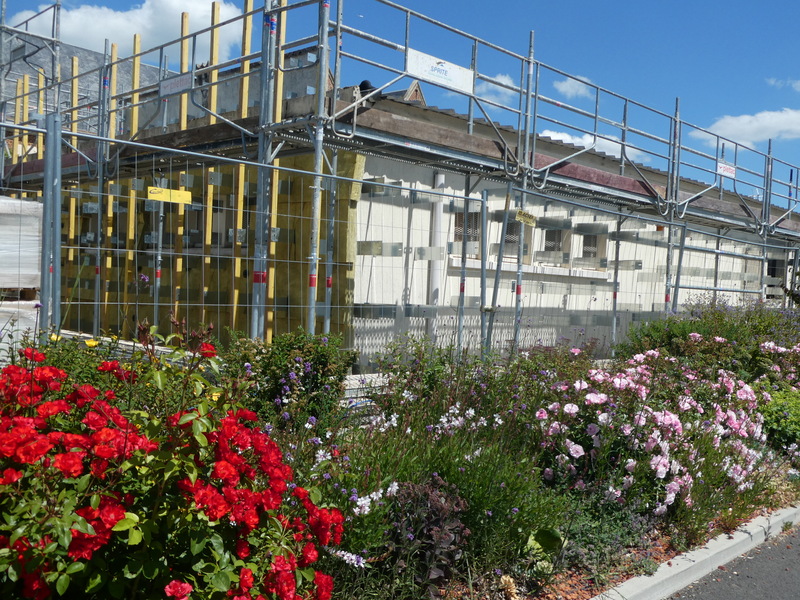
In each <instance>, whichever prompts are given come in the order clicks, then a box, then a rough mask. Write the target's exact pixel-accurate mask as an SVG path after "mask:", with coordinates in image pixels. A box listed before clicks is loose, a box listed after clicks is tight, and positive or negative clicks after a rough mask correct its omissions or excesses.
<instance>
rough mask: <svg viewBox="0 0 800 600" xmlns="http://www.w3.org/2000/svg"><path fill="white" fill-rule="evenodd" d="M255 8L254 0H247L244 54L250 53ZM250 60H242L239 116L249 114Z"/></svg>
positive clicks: (244, 25)
mask: <svg viewBox="0 0 800 600" xmlns="http://www.w3.org/2000/svg"><path fill="white" fill-rule="evenodd" d="M252 10H253V0H245V2H244V13H245V14H246V15H248V16H246V17H245V18H244V20H243V22H242V56H247V55H248V54H250V50H251V48H252V37H253V17H252V16H251V15H249V14H248V13H250V12H251V11H252ZM249 73H250V61H249V60H243V61H242V78H241V79H240V80H239V81H240V82H241V83H240V84H239V117H241V118H244V117H246V116H247V104H248V100H249V97H250V77H249Z"/></svg>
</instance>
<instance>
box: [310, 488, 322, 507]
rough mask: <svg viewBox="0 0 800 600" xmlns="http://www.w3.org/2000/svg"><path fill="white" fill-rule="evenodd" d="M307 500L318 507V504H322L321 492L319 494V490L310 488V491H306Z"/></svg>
mask: <svg viewBox="0 0 800 600" xmlns="http://www.w3.org/2000/svg"><path fill="white" fill-rule="evenodd" d="M308 498H309V500H311V502H313V503H314V504H316V505H319V503H320V502H322V492H320V491H319V489H317V488H315V487H312V488H311V489H310V490H308Z"/></svg>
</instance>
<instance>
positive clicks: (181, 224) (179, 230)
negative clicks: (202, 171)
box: [172, 171, 189, 319]
mask: <svg viewBox="0 0 800 600" xmlns="http://www.w3.org/2000/svg"><path fill="white" fill-rule="evenodd" d="M186 176H188V172H187V171H180V172H178V183H179V185H178V190H180V191H184V190H186V186H184V185H180V180H181V179H182V178H183V177H186ZM185 233H186V205H185V204H183V203H182V202H181V203H180V204H178V216H177V223H176V231H175V246H174V247H175V271H174V272H173V275H172V286H173V288H174V289H175V297H174V300H173V305H172V311H173V313H174V315H175V318H176V319H177V318H179V310H178V309H179V308H180V305H181V296H183V297H184V298H185V299H186V300H184V302H186V301H188V299H189V295H188V292H189V289H188V282H186V278H185V277H184V273H183V271H184V268H185V267H186V264H185V261H184V259H183V253H184V252H185V250H184V245H183V236H184V234H185ZM184 283H187V285H186V286H184ZM181 290H183V294H182V293H181ZM186 312H187V313H188V311H186Z"/></svg>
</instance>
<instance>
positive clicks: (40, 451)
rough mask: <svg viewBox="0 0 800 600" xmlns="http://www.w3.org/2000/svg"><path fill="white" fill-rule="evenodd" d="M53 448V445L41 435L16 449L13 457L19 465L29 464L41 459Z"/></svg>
mask: <svg viewBox="0 0 800 600" xmlns="http://www.w3.org/2000/svg"><path fill="white" fill-rule="evenodd" d="M52 447H53V443H52V442H51V441H50V440H49V439H47V436H45V435H41V436H39V437H37V438H36V439H34V440H32V441H30V442H28V443H27V444H24V445H22V446H19V447H17V451H16V452H15V455H16V457H17V460H18V461H19V462H21V463H25V464H31V463H35V462H36V461H37V460H39V459H40V458H42V457H43V456H44V455H45V454H47V453H48V452H49V451H50V449H51V448H52Z"/></svg>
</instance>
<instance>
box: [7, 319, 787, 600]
mask: <svg viewBox="0 0 800 600" xmlns="http://www.w3.org/2000/svg"><path fill="white" fill-rule="evenodd" d="M714 315H715V319H719V318H720V317H719V314H717V313H714ZM731 318H736V315H735V314H733V313H732V316H731ZM176 325H177V326H178V333H177V335H175V336H170V337H168V338H159V337H158V336H157V335H156V333H155V332H153V331H149V330H147V329H146V328H143V329H142V331H141V336H140V338H141V339H140V341H141V342H143V344H144V345H143V347H144V349H145V350H144V352H143V353H140V354H134V355H133V357H131V359H130V360H129V361H128V362H120V360H119V359H116V358H115V357H114V349H113V347H109V346H108V345H107V344H94V343H91V344H87V343H86V342H82V341H76V342H63V341H62V342H60V343H53V344H50V345H48V346H45V347H42V348H36V347H33V346H31V347H27V348H24V349H23V350H22V352H21V353H20V355H19V356H17V357H15V360H14V363H13V364H12V365H10V366H8V367H6V368H5V369H4V370H3V371H2V375H0V398H2V409H0V410H2V412H0V419H1V420H0V477H1V478H0V512H2V520H0V585H2V586H3V587H2V590H3V591H4V592H5V593H6V594H7V595H10V596H11V597H32V598H46V597H48V596H53V597H58V596H70V595H77V594H81V595H84V596H87V597H89V598H92V597H97V598H101V597H102V598H108V597H111V598H181V599H182V598H194V599H202V600H205V599H207V598H208V599H212V598H236V599H244V598H253V599H256V598H259V597H263V598H265V599H268V600H271V599H273V598H280V599H281V600H297V598H303V599H305V598H315V599H319V600H324V599H326V598H352V597H393V598H413V599H415V600H418V599H419V598H422V597H431V598H436V597H441V596H450V597H455V596H458V595H459V594H463V593H471V594H482V595H483V596H486V597H488V596H491V595H493V594H496V595H498V596H499V595H503V596H504V597H509V594H512V592H513V594H517V595H518V596H522V595H526V596H527V597H531V598H533V597H540V598H544V597H547V596H546V594H548V591H547V590H548V589H549V588H548V586H551V585H553V584H555V585H557V586H559V585H560V586H562V589H563V586H564V585H566V584H565V583H564V582H565V581H569V582H572V583H574V582H576V581H579V582H582V583H581V585H582V586H583V587H585V588H586V590H585V591H586V593H589V591H596V589H590V588H589V585H590V584H591V585H592V586H596V588H599V587H602V586H603V585H606V584H609V583H610V582H613V581H615V580H616V579H615V578H617V577H620V576H624V575H626V574H636V573H639V572H648V570H651V569H652V568H653V567H654V565H655V564H657V561H658V559H659V557H662V556H670V555H671V553H674V552H677V551H680V550H683V549H685V548H688V547H690V546H692V545H694V544H696V543H699V542H702V541H704V540H705V539H707V538H708V537H709V536H710V535H712V534H713V533H714V532H717V531H726V530H730V529H732V528H734V527H736V526H737V525H738V524H739V523H740V522H741V521H742V520H743V519H745V518H747V517H748V516H750V515H751V514H752V513H753V512H754V511H756V510H759V509H761V508H763V507H765V506H770V505H775V504H778V503H780V502H781V501H785V500H786V499H787V498H788V499H792V498H796V497H797V485H796V482H795V481H793V480H792V477H793V476H792V473H794V471H793V470H792V469H791V467H792V466H793V464H794V462H796V460H797V448H796V446H792V445H791V444H790V445H788V446H787V445H786V442H787V441H788V440H791V439H792V437H793V436H795V432H796V427H797V426H796V423H798V422H800V408H799V407H800V401H798V400H797V398H798V397H800V393H798V390H797V387H796V385H797V381H798V379H797V377H798V364H800V346H781V345H779V344H777V343H773V342H771V341H769V340H765V339H758V336H754V337H753V339H752V340H751V341H750V342H749V343H748V345H747V346H746V347H745V342H739V341H736V340H733V341H729V340H727V339H725V338H723V337H721V336H718V335H713V332H712V334H709V333H708V331H709V328H708V327H706V328H705V329H703V331H704V333H703V334H701V333H698V332H697V331H692V330H691V329H687V331H688V333H686V335H685V336H684V337H683V338H681V339H680V340H677V339H675V338H670V341H669V344H668V346H669V348H667V345H658V346H656V347H653V348H647V349H644V348H642V349H632V352H631V354H630V355H629V356H627V357H625V358H622V359H620V360H617V361H614V362H611V363H607V364H604V366H603V368H598V367H597V366H596V365H595V364H594V363H593V361H592V359H591V348H590V347H587V348H569V347H564V348H532V349H529V351H527V352H525V353H521V354H520V355H519V356H516V357H513V358H511V359H502V360H500V359H489V360H486V361H481V360H478V359H473V358H469V357H464V356H456V355H454V354H452V353H451V351H450V350H448V349H443V348H434V347H431V346H430V345H428V344H426V343H424V342H422V341H418V340H405V341H403V342H401V343H399V344H397V345H396V346H394V347H392V348H389V349H387V351H386V353H385V355H384V357H383V358H382V360H381V363H380V373H381V377H380V379H379V380H378V381H379V382H380V384H379V386H376V387H374V388H373V389H372V390H370V391H369V396H370V399H371V402H372V403H373V407H374V408H373V410H371V411H366V412H365V411H363V410H359V411H356V412H353V411H350V410H348V408H347V407H346V406H342V405H341V403H339V402H337V401H336V398H339V397H341V393H342V382H343V379H344V374H345V373H346V370H347V366H348V364H349V362H350V361H351V360H352V355H351V354H349V353H345V352H342V351H341V350H340V348H339V345H340V343H341V340H339V339H337V338H334V337H330V338H329V337H327V336H307V335H306V334H303V333H302V332H298V333H295V334H292V335H291V336H287V337H286V338H282V339H280V340H277V343H276V344H275V345H274V346H273V347H261V346H259V343H258V342H251V341H248V340H242V339H239V340H238V341H236V342H235V343H234V344H233V345H232V346H231V347H229V348H219V349H218V348H217V347H216V346H215V345H213V344H212V343H211V342H210V338H209V335H210V333H211V332H210V331H204V332H186V331H183V330H181V328H180V324H176ZM706 325H707V324H706ZM667 329H668V328H664V329H663V330H667ZM159 347H160V348H162V349H163V348H164V347H167V348H172V349H171V350H169V351H168V352H167V354H166V355H165V354H163V353H159V352H157V351H156V349H157V348H159ZM639 350H641V351H639ZM217 352H220V354H221V356H219V357H218V356H216V355H217ZM771 407H772V408H771ZM787 475H788V477H787ZM631 557H636V560H635V561H632V560H631ZM565 573H566V574H569V573H572V574H573V575H571V576H569V577H566V578H565V576H564V575H563V574H565ZM560 574H561V575H560ZM578 574H582V575H578ZM334 576H335V585H334V579H333V577H334ZM556 589H559V588H558V587H557V588H556ZM454 594H455V596H454Z"/></svg>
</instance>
